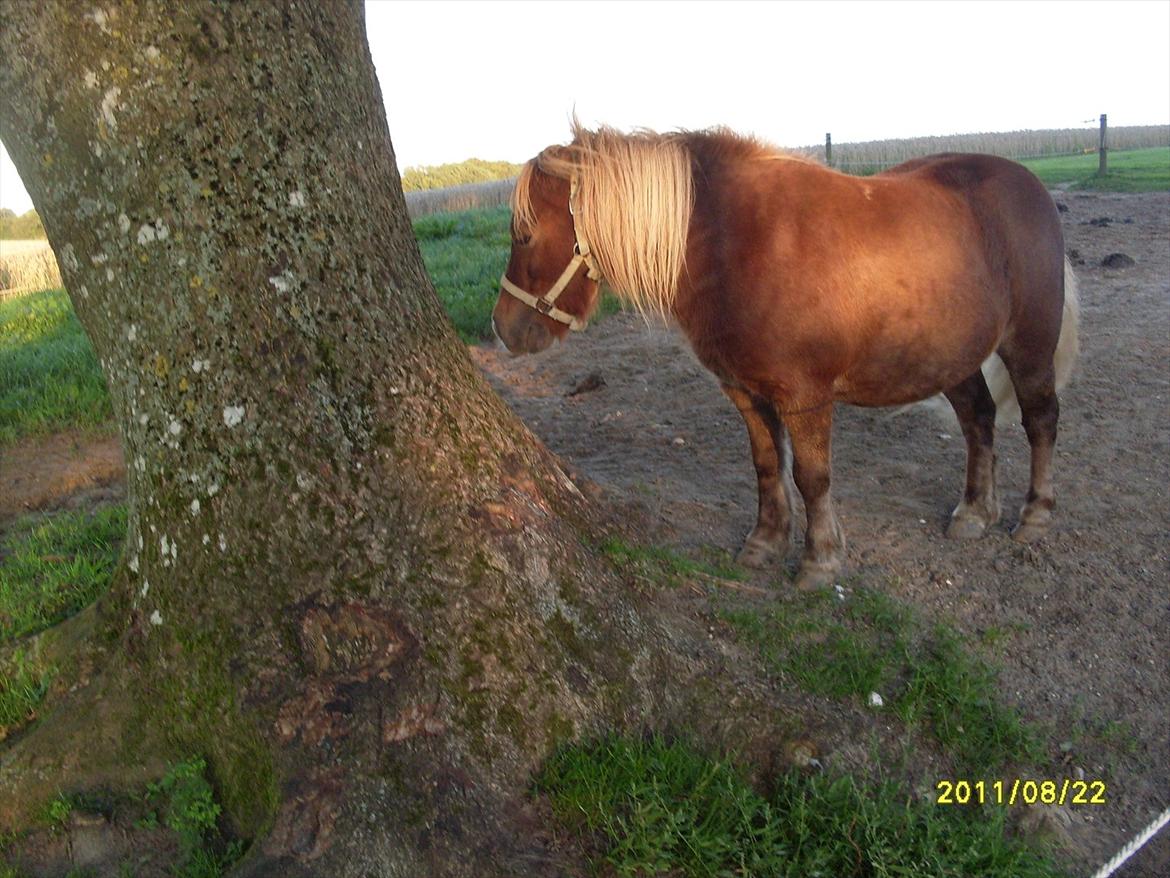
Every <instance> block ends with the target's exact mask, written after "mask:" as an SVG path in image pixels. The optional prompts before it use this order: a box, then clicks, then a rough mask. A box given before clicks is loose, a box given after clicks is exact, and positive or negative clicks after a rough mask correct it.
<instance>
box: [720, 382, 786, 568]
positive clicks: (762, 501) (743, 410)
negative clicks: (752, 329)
mask: <svg viewBox="0 0 1170 878" xmlns="http://www.w3.org/2000/svg"><path fill="white" fill-rule="evenodd" d="M723 392H724V393H726V394H727V396H728V398H729V399H730V400H731V401H732V402H733V403H735V407H736V408H737V409H738V410H739V413H740V415H741V416H742V417H743V422H744V424H745V425H746V426H747V431H748V439H749V441H750V442H751V446H752V463H753V464H754V465H755V468H756V481H757V486H758V488H759V513H758V515H757V518H756V526H755V527H754V528H753V529H752V532H751V533H750V534H748V536H747V539H746V540H745V541H744V544H743V548H742V549H740V551H739V554H738V555H737V556H736V560H737V561H738V562H739V563H740V564H743V565H745V566H748V567H763V566H764V565H765V564H768V563H769V562H771V561H773V560H774V559H776V558H777V557H779V556H781V555H783V554H784V552H786V551H787V549H788V538H789V533H790V532H791V529H792V501H793V497H794V492H795V486H794V485H793V484H792V450H791V445H790V444H789V442H788V433H787V431H786V430H785V429H784V425H783V424H782V423H781V422H780V418H779V416H777V414H776V409H775V408H774V407H773V406H772V404H771V403H770V402H769V401H768V400H765V399H761V398H760V397H758V396H755V395H754V394H751V393H749V392H748V391H746V390H743V389H742V388H739V387H734V386H731V385H727V384H724V385H723Z"/></svg>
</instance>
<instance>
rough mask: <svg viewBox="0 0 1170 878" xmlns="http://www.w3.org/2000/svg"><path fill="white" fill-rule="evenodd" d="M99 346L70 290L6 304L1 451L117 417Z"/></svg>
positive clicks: (2, 312)
mask: <svg viewBox="0 0 1170 878" xmlns="http://www.w3.org/2000/svg"><path fill="white" fill-rule="evenodd" d="M111 414H112V412H111V409H110V401H109V398H108V396H107V394H106V382H105V378H104V377H103V376H102V373H101V367H100V366H99V365H98V361H97V357H96V356H94V352H93V346H92V345H90V343H89V338H87V337H86V335H85V332H84V331H83V330H82V328H81V324H80V323H79V322H78V320H77V317H76V315H75V314H74V313H73V306H72V305H71V304H70V302H69V297H68V296H66V295H65V291H64V290H47V291H44V292H40V293H32V294H31V295H27V296H17V297H15V298H11V299H6V300H4V301H0V448H2V447H3V446H5V445H9V444H11V443H13V442H15V441H17V440H19V439H22V438H24V437H26V436H35V435H44V434H47V433H52V432H55V431H58V430H66V429H74V428H80V429H86V428H92V427H96V426H98V425H100V424H104V423H105V422H107V421H108V420H109V418H110V417H111Z"/></svg>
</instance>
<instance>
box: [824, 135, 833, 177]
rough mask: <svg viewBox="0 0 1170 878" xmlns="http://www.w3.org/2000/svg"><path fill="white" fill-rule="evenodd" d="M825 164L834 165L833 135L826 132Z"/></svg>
mask: <svg viewBox="0 0 1170 878" xmlns="http://www.w3.org/2000/svg"><path fill="white" fill-rule="evenodd" d="M825 164H826V165H828V166H829V167H830V168H831V167H833V135H832V134H829V133H828V132H825Z"/></svg>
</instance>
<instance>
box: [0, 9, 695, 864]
mask: <svg viewBox="0 0 1170 878" xmlns="http://www.w3.org/2000/svg"><path fill="white" fill-rule="evenodd" d="M0 18H2V20H3V21H4V26H3V28H2V29H0V115H2V119H3V126H4V127H3V130H2V132H0V133H2V134H3V139H4V143H5V144H6V146H7V147H8V149H9V151H10V153H11V155H12V156H13V159H14V161H15V163H16V165H17V167H18V168H19V169H20V172H21V175H22V177H23V179H24V181H25V183H26V185H27V186H28V189H29V191H30V193H31V194H32V197H33V201H34V202H35V204H36V207H37V210H38V211H39V213H40V215H41V217H42V218H43V221H44V224H45V228H46V230H47V232H48V236H49V240H50V242H51V243H52V245H53V248H54V250H55V251H56V253H57V254H58V255H59V257H60V263H61V268H62V272H63V276H64V279H65V284H66V286H67V288H68V290H69V293H70V296H71V298H72V300H73V304H74V307H75V308H76V311H77V314H78V316H79V318H80V319H81V321H82V323H83V325H84V326H85V329H86V331H87V333H88V334H89V337H90V338H91V339H92V341H93V343H94V347H95V349H96V351H97V354H98V356H99V358H100V361H101V363H102V366H103V368H104V370H105V374H106V376H107V379H108V383H109V387H110V392H111V396H112V398H113V403H114V411H115V416H116V420H117V423H118V426H119V428H120V430H121V432H122V438H123V440H124V446H125V451H126V457H127V465H128V489H129V497H130V504H131V514H130V528H129V534H128V537H127V542H126V548H125V552H124V560H123V563H122V566H121V568H120V569H119V571H118V573H117V575H116V577H115V581H114V584H113V586H112V589H111V592H110V594H109V596H108V598H106V599H105V600H103V602H102V604H101V605H100V607H99V610H98V614H97V616H98V617H97V625H96V628H95V634H94V636H92V637H89V638H88V639H86V640H85V641H84V644H85V645H84V648H83V646H82V645H76V648H75V655H82V654H83V653H84V654H85V655H90V654H94V655H98V656H99V657H100V662H101V666H100V668H99V669H98V670H97V671H96V672H94V673H92V674H90V673H88V672H86V671H85V662H81V663H80V667H81V670H78V669H76V668H75V676H76V677H77V685H76V688H75V690H74V691H73V692H71V693H69V694H68V695H62V696H60V697H58V698H57V699H56V700H55V701H53V702H51V703H50V704H49V705H48V706H47V710H46V712H45V718H44V719H43V721H42V722H41V723H40V724H39V725H38V726H37V727H36V728H34V729H33V730H32V731H30V732H29V733H27V734H25V735H24V736H23V737H22V738H20V739H19V740H18V741H16V742H15V743H14V744H11V745H10V746H9V747H8V749H7V751H6V752H4V753H3V755H2V757H0V803H3V804H2V805H0V828H3V829H12V828H15V827H17V826H20V825H22V823H23V822H24V821H25V820H26V819H27V817H28V815H29V813H30V812H31V810H32V809H34V808H36V807H38V806H39V805H41V804H43V802H44V800H45V799H47V798H48V797H49V796H50V795H52V794H53V793H55V792H57V790H59V789H62V788H69V787H83V786H85V785H87V784H96V783H100V784H107V785H109V784H114V785H117V784H118V783H129V782H130V781H131V780H133V779H136V778H138V777H139V776H140V775H141V774H142V773H143V772H146V771H149V770H151V768H152V766H156V765H157V764H158V762H159V760H161V759H166V758H172V757H174V756H175V755H179V754H186V753H204V754H207V755H208V756H209V757H210V760H211V764H212V766H213V769H214V773H215V776H216V777H217V779H218V781H219V783H220V785H221V786H222V790H223V795H224V798H225V802H226V805H227V807H228V811H229V813H230V815H231V816H232V818H233V820H234V822H235V824H236V826H237V827H238V828H239V830H240V831H241V832H242V833H243V834H244V835H245V836H247V837H249V838H254V839H257V843H256V844H255V845H253V847H252V850H251V852H250V854H249V857H248V859H247V861H246V864H245V868H246V869H248V870H251V871H252V872H254V873H256V874H260V873H265V872H267V871H268V870H271V873H272V874H282V875H283V874H297V873H298V872H302V871H303V872H308V871H312V872H314V873H322V874H331V875H346V874H353V875H365V874H374V873H376V874H383V875H399V874H401V875H422V874H451V875H458V874H466V875H471V874H475V875H484V874H490V873H493V872H498V873H501V874H517V873H532V872H535V871H539V870H538V869H536V868H535V867H534V865H533V863H534V862H535V861H533V860H530V859H527V858H529V857H531V856H532V855H533V854H532V852H533V846H534V844H535V843H534V842H533V841H532V839H531V837H530V836H531V833H528V834H527V835H526V834H525V833H524V832H523V831H522V830H520V829H519V827H520V826H521V825H522V821H521V820H519V819H518V817H517V808H518V805H519V803H521V802H522V801H523V791H524V786H525V784H526V782H527V778H528V777H529V775H530V772H531V770H532V769H533V767H534V766H535V765H537V764H538V762H539V760H540V759H541V758H543V757H544V756H545V755H546V754H547V753H548V751H549V749H550V747H552V746H553V745H554V743H555V742H557V741H560V740H563V739H565V738H567V737H569V736H571V735H574V734H580V733H584V732H587V731H589V730H591V729H597V728H599V727H601V726H602V725H605V724H615V723H616V724H620V723H623V722H629V721H640V720H641V719H642V718H643V717H649V716H650V715H651V714H657V715H659V716H664V715H670V714H671V713H672V712H673V711H674V710H679V709H684V708H682V707H681V705H682V703H683V701H684V695H683V693H688V692H689V694H687V695H686V697H687V698H692V699H693V698H694V697H696V696H695V692H696V691H698V689H697V688H696V687H695V686H691V685H689V684H687V683H686V682H684V681H685V680H686V678H687V677H688V676H690V675H692V674H693V673H694V672H695V670H696V669H698V668H699V667H701V665H702V664H703V661H704V660H703V659H701V658H695V656H701V655H702V654H703V651H704V650H705V649H707V647H705V646H702V645H701V644H703V643H704V642H705V638H703V637H702V634H701V632H691V631H689V630H688V629H687V628H686V627H685V626H684V627H682V628H678V629H676V630H674V631H673V632H671V633H667V632H668V626H666V625H665V624H660V623H656V622H654V621H653V620H651V619H650V618H649V617H648V615H647V614H646V613H645V612H644V608H642V607H639V606H638V604H637V602H636V600H635V599H634V598H633V597H632V596H631V595H630V594H629V593H628V591H626V590H625V589H623V588H622V585H621V583H620V582H619V581H617V580H616V579H615V578H614V577H613V575H612V574H610V573H607V570H606V568H605V566H604V565H603V564H601V563H600V562H599V561H598V559H597V558H596V557H595V555H594V554H593V553H592V551H591V550H590V549H589V544H590V543H589V541H590V539H592V538H594V537H595V536H596V534H597V533H598V532H599V530H598V527H599V525H598V519H597V514H596V512H595V511H594V510H593V509H592V508H591V506H590V505H589V504H588V503H587V502H586V501H585V500H584V498H583V497H582V496H581V494H580V493H579V491H578V490H577V488H576V487H575V486H574V484H573V483H572V482H571V481H570V480H569V478H568V477H567V476H566V475H565V473H564V472H563V471H562V470H561V469H560V468H559V467H558V465H557V463H556V461H555V460H554V459H553V458H552V456H551V455H550V454H549V453H548V452H547V451H545V450H544V449H543V447H542V446H541V445H540V443H539V442H538V441H537V440H535V439H534V438H533V436H532V435H531V434H530V433H528V431H527V430H526V429H525V428H524V427H523V425H522V424H520V423H519V422H518V421H517V420H516V419H515V418H514V417H513V416H512V414H511V413H510V412H509V411H508V410H507V408H506V407H505V406H504V405H503V404H502V402H501V401H500V400H499V399H498V398H497V397H496V396H495V395H494V394H493V393H492V392H491V391H490V390H489V389H488V388H487V387H486V385H485V383H484V382H483V380H482V379H481V378H480V376H479V375H478V374H477V372H476V371H475V369H474V367H473V366H472V365H471V364H470V361H469V359H468V357H467V355H466V352H465V350H464V349H463V348H462V346H461V345H460V343H459V342H458V340H457V338H456V336H455V334H454V332H453V331H452V330H451V328H450V326H449V324H448V322H447V320H446V318H445V316H444V315H443V313H442V310H441V307H440V305H439V303H438V301H437V299H436V297H435V295H434V292H433V290H432V287H431V284H430V281H429V280H428V278H427V276H426V273H425V271H424V269H423V266H422V263H421V260H420V257H419V253H418V249H417V246H416V244H415V240H414V237H413V234H412V231H411V228H410V223H409V220H408V218H407V213H406V208H405V203H404V200H403V196H402V190H401V186H400V182H399V179H398V174H397V170H396V168H395V162H394V155H393V150H392V147H391V144H390V138H389V133H388V131H387V127H386V121H385V117H384V114H383V110H382V100H381V95H380V92H379V89H378V84H377V81H376V78H375V75H374V70H373V65H372V63H371V60H370V56H369V52H368V49H367V46H366V41H365V33H364V25H363V20H362V13H361V6H360V4H359V3H357V2H351V3H341V2H336V3H322V2H302V3H295V4H294V3H291V2H289V3H284V4H278V3H260V2H256V3H236V4H229V3H195V2H189V3H177V4H176V3H152V2H141V3H132V2H126V3H119V4H114V3H110V2H102V3H97V2H95V3H94V4H93V5H92V6H89V5H78V4H76V3H74V2H71V0H62V2H58V3H49V2H45V0H42V2H36V3H29V2H24V0H20V2H17V0H7V2H3V4H2V5H0ZM403 38H411V37H410V35H403ZM436 112H447V110H446V109H445V108H442V107H436ZM95 650H96V652H95ZM677 655H688V656H691V658H689V659H686V660H681V659H678V658H675V656H677ZM664 675H670V676H669V677H664ZM664 678H665V679H673V680H674V681H675V682H674V685H673V686H664V685H663V684H662V683H661V681H662V680H663V679H664ZM656 681H658V682H656ZM664 693H665V694H664ZM469 852H471V853H473V854H474V855H469Z"/></svg>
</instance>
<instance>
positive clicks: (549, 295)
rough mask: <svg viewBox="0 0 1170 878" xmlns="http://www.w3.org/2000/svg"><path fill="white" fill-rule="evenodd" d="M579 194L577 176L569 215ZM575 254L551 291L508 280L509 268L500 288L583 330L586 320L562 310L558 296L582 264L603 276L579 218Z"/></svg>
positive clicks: (596, 277)
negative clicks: (523, 286)
mask: <svg viewBox="0 0 1170 878" xmlns="http://www.w3.org/2000/svg"><path fill="white" fill-rule="evenodd" d="M576 197H577V180H576V179H575V178H574V179H573V180H572V181H570V183H569V216H570V217H572V216H573V215H574V210H573V201H574V199H576ZM573 239H574V240H573V258H572V259H570V260H569V264H568V265H566V266H565V270H564V271H562V272H561V276H560V277H558V278H557V281H556V283H554V284H553V285H552V286H551V287H549V289H548V291H547V292H546V293H545V294H544V295H543V296H534V295H532V293H530V292H528V291H527V290H523V289H521V288H520V287H518V286H516V284H514V283H512V282H511V281H510V280H508V272H507V271H505V272H504V273H503V274H502V275H500V289H502V290H504V291H506V292H508V293H510V294H511V295H513V296H515V297H516V298H517V299H519V300H520V301H521V302H523V303H524V304H525V305H527V306H528V307H530V308H535V309H536V310H537V311H539V312H540V313H541V314H543V315H544V316H545V317H551V318H552V319H553V320H556V321H557V322H558V323H567V324H568V326H569V329H572V330H574V331H577V332H579V331H580V330H582V329H584V328H585V325H586V321H585V320H583V319H582V318H580V317H577V316H575V315H573V314H570V313H569V312H568V311H562V310H561V309H560V308H558V307H557V306H556V304H555V303H556V301H557V296H559V295H560V294H561V293H563V292H564V291H565V287H567V286H568V285H569V281H571V280H572V279H573V277H574V276H575V275H576V274H577V269H579V268H580V267H581V265H582V264H584V265H585V267H586V269H587V271H586V276H587V277H588V278H589V279H590V280H593V281H598V280H601V272H600V271H599V270H598V268H597V263H596V262H595V261H594V259H593V252H592V251H591V250H590V249H589V243H588V242H587V241H585V240H584V239H582V237H581V233H580V232H579V231H577V224H576V222H574V223H573Z"/></svg>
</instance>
